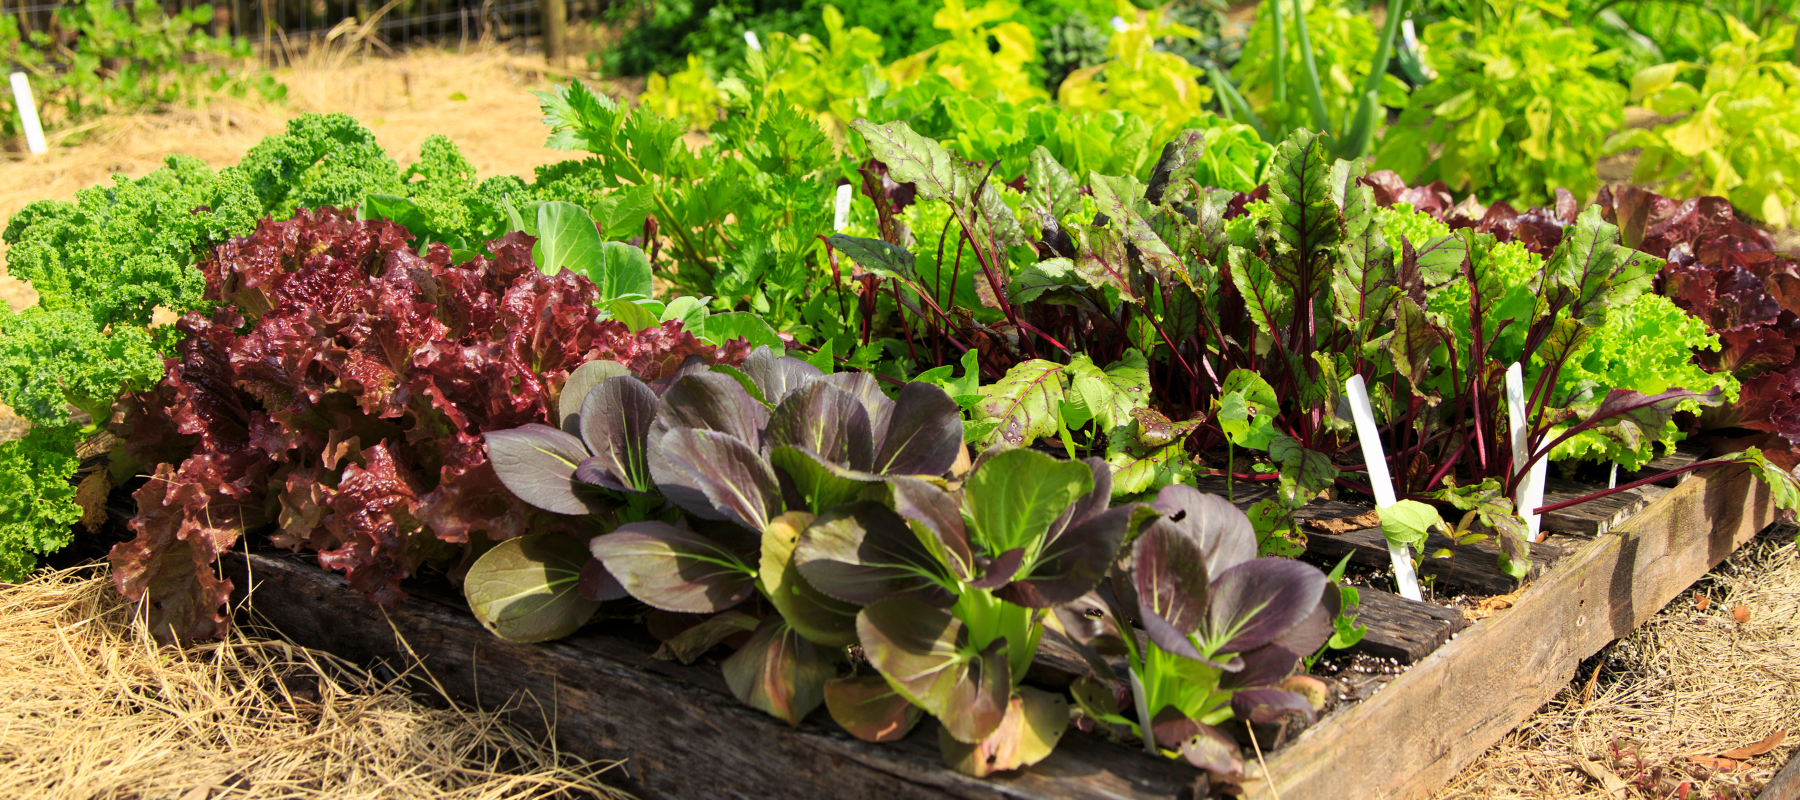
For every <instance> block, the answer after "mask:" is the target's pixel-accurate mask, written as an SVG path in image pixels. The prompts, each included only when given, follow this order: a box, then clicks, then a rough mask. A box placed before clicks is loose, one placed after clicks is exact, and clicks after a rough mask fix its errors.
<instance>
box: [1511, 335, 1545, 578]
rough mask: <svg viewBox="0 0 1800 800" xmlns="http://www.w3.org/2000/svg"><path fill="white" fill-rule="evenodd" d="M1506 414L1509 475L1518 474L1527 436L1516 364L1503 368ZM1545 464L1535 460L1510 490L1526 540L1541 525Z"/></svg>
mask: <svg viewBox="0 0 1800 800" xmlns="http://www.w3.org/2000/svg"><path fill="white" fill-rule="evenodd" d="M1506 414H1507V417H1508V421H1509V422H1511V423H1512V446H1513V474H1514V475H1518V474H1519V473H1520V472H1523V471H1524V470H1525V463H1526V462H1527V461H1530V460H1531V442H1530V438H1531V437H1530V433H1529V430H1528V426H1529V424H1530V423H1529V422H1528V421H1527V420H1526V419H1525V373H1524V370H1523V368H1521V367H1520V366H1519V365H1518V364H1517V363H1515V364H1513V365H1512V366H1510V367H1507V368H1506ZM1549 466H1550V461H1549V460H1548V459H1542V460H1539V461H1538V462H1537V463H1536V464H1534V465H1532V467H1531V471H1530V472H1527V473H1526V474H1525V477H1524V478H1522V479H1521V480H1520V481H1519V488H1517V489H1515V490H1514V491H1513V505H1514V507H1516V508H1517V509H1518V511H1519V516H1520V517H1521V518H1523V519H1524V520H1525V527H1526V531H1527V532H1526V535H1525V538H1526V540H1527V541H1532V542H1535V541H1537V540H1538V528H1539V526H1541V525H1542V524H1543V518H1542V517H1540V516H1539V515H1538V514H1537V513H1536V512H1535V510H1536V509H1537V507H1538V506H1541V505H1543V504H1544V472H1545V470H1546V469H1548V468H1549Z"/></svg>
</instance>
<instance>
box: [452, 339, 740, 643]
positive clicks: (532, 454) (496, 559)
mask: <svg viewBox="0 0 1800 800" xmlns="http://www.w3.org/2000/svg"><path fill="white" fill-rule="evenodd" d="M706 369H707V367H706V366H705V364H704V363H703V362H700V361H698V360H694V361H692V362H690V363H689V364H687V365H684V366H683V368H682V369H681V370H678V371H677V372H676V373H675V374H674V376H672V377H678V376H680V375H683V374H687V373H690V372H695V371H705V370H706ZM666 383H667V381H666V380H663V381H658V382H657V384H656V386H658V387H660V386H663V385H666ZM656 404H657V392H656V389H655V388H652V386H650V385H646V384H645V383H643V382H642V381H640V380H638V379H637V378H636V377H635V376H633V375H632V374H631V371H630V369H629V368H627V367H626V366H625V365H624V364H620V363H618V362H614V361H604V360H602V361H590V362H588V363H586V364H583V365H581V366H580V367H579V368H577V369H575V370H574V371H573V372H571V373H569V377H568V379H567V381H565V382H564V384H563V387H562V391H561V393H560V394H559V395H558V397H557V407H556V421H557V423H558V425H559V427H555V428H553V427H551V426H548V425H539V424H530V425H523V426H520V427H518V428H512V429H509V430H500V431H490V432H489V433H487V434H486V435H485V438H486V442H487V447H488V458H489V461H490V462H491V463H492V464H493V468H494V473H495V474H496V475H497V476H498V477H499V478H500V482H501V483H502V484H503V485H505V486H506V488H507V490H508V491H511V492H512V493H513V494H514V495H516V496H517V497H518V498H519V499H521V500H524V501H525V502H526V503H529V504H531V505H533V506H536V507H538V508H541V509H544V510H546V511H550V512H553V513H557V514H567V515H570V516H582V517H590V518H593V519H594V520H596V521H597V522H598V524H601V525H607V526H609V527H610V526H613V525H617V524H619V523H620V522H621V521H626V520H641V519H646V518H648V517H650V516H651V515H652V514H655V513H656V512H657V511H658V509H659V508H660V507H661V506H663V505H664V503H663V501H662V499H661V498H660V497H658V496H656V495H655V493H654V487H653V486H652V484H651V480H650V473H649V469H648V467H647V461H646V457H645V456H646V453H645V449H644V436H645V434H646V432H647V431H648V428H649V424H650V420H651V419H652V418H653V417H654V415H655V412H656ZM463 594H464V595H465V596H466V597H467V598H468V601H469V607H470V609H471V610H472V611H473V612H474V614H475V618H476V619H478V620H480V621H481V623H482V624H483V625H484V626H486V627H487V628H488V630H490V631H492V632H493V633H494V634H495V635H497V636H500V637H501V638H504V639H507V640H510V641H519V642H535V641H543V640H545V639H555V638H559V637H562V636H567V635H569V634H571V633H574V632H575V630H576V629H577V628H580V627H581V626H582V625H583V624H584V623H586V622H587V620H588V619H589V618H590V617H592V616H593V614H594V611H595V610H597V609H598V608H599V606H600V603H602V602H605V601H607V600H616V599H619V598H622V597H625V595H626V592H625V589H624V587H623V586H621V585H620V584H619V582H618V581H617V580H616V579H615V578H614V577H613V576H612V574H611V573H608V572H607V571H606V568H605V566H604V565H603V564H601V562H600V561H599V560H597V559H594V558H592V557H591V556H590V555H589V554H588V552H587V548H586V547H584V546H583V542H582V540H581V539H579V538H577V537H575V536H571V535H569V534H568V533H566V532H548V533H536V534H531V535H528V536H521V537H517V538H514V539H508V540H505V541H502V542H499V543H498V544H496V545H495V546H494V547H493V548H492V549H490V550H488V551H487V552H485V553H483V554H482V556H481V558H479V559H477V560H476V561H475V563H474V564H473V565H471V566H470V568H469V572H468V574H467V575H466V576H465V578H464V581H463Z"/></svg>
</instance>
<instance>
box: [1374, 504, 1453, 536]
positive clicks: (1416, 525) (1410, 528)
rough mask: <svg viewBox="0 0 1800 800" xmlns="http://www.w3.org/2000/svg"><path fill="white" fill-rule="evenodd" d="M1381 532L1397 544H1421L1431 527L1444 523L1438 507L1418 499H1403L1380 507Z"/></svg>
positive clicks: (1429, 532)
mask: <svg viewBox="0 0 1800 800" xmlns="http://www.w3.org/2000/svg"><path fill="white" fill-rule="evenodd" d="M1379 513H1380V515H1381V534H1382V535H1383V536H1386V537H1387V540H1388V541H1390V542H1393V543H1395V544H1406V545H1415V546H1416V545H1421V544H1424V543H1425V537H1427V536H1429V535H1430V534H1431V529H1432V528H1433V527H1436V526H1437V525H1440V524H1442V523H1443V521H1444V518H1443V517H1441V516H1439V515H1438V511H1437V509H1436V508H1433V507H1431V506H1428V505H1426V504H1424V503H1421V502H1419V501H1417V500H1401V501H1399V502H1397V503H1395V504H1393V505H1391V506H1388V507H1386V508H1382V509H1379Z"/></svg>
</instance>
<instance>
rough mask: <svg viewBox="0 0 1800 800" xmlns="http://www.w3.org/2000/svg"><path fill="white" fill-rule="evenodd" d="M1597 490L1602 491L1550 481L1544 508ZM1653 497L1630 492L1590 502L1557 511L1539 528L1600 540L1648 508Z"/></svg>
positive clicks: (1546, 515) (1636, 490) (1569, 483)
mask: <svg viewBox="0 0 1800 800" xmlns="http://www.w3.org/2000/svg"><path fill="white" fill-rule="evenodd" d="M1600 488H1602V487H1597V486H1589V485H1587V484H1581V483H1573V482H1570V481H1562V480H1551V481H1549V482H1548V483H1547V484H1545V487H1544V505H1547V506H1548V505H1554V504H1556V503H1561V502H1565V501H1568V500H1573V499H1575V498H1577V497H1581V496H1582V495H1588V494H1593V493H1594V492H1596V491H1599V490H1600ZM1647 488H1653V487H1647ZM1654 494H1655V493H1654V492H1644V491H1642V490H1640V489H1632V490H1630V491H1625V492H1620V493H1618V494H1614V495H1607V496H1606V497H1602V498H1599V499H1596V500H1589V501H1587V502H1585V503H1582V504H1581V505H1576V506H1569V507H1568V508H1560V509H1557V510H1555V511H1552V512H1550V513H1548V514H1545V515H1544V517H1543V525H1542V528H1543V530H1545V531H1548V532H1551V533H1567V534H1572V535H1575V536H1587V537H1594V536H1599V535H1600V534H1602V533H1607V532H1610V531H1611V530H1612V529H1614V528H1617V527H1618V526H1619V525H1622V524H1624V522H1625V520H1627V519H1630V518H1631V515H1633V514H1636V513H1637V512H1639V511H1642V510H1644V509H1645V508H1646V507H1648V506H1649V505H1650V502H1651V500H1653V499H1654V497H1653V495H1654Z"/></svg>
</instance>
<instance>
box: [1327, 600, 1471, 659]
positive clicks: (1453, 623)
mask: <svg viewBox="0 0 1800 800" xmlns="http://www.w3.org/2000/svg"><path fill="white" fill-rule="evenodd" d="M1356 591H1357V594H1358V600H1359V604H1358V606H1357V610H1356V623H1357V624H1358V625H1364V626H1367V627H1368V629H1369V631H1368V633H1366V634H1364V635H1363V638H1362V641H1360V642H1357V643H1356V645H1355V646H1353V647H1351V648H1350V650H1349V652H1352V653H1366V654H1368V655H1371V656H1374V657H1375V658H1391V659H1394V660H1395V661H1398V662H1400V663H1402V664H1411V663H1413V662H1416V661H1418V660H1419V659H1421V658H1424V657H1425V656H1428V655H1430V654H1431V651H1433V650H1436V649H1438V647H1440V646H1442V645H1443V644H1444V643H1445V642H1448V641H1450V634H1453V633H1456V632H1457V631H1460V630H1462V629H1463V628H1466V627H1468V626H1469V621H1468V619H1467V618H1465V617H1464V616H1463V615H1462V612H1460V611H1457V610H1455V609H1449V608H1444V607H1443V606H1438V605H1433V604H1431V603H1421V602H1419V601H1417V600H1408V599H1406V598H1404V597H1401V596H1400V595H1397V594H1391V593H1389V592H1384V591H1381V590H1380V589H1371V588H1369V587H1366V586H1363V587H1358V588H1357V590H1356Z"/></svg>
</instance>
